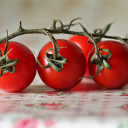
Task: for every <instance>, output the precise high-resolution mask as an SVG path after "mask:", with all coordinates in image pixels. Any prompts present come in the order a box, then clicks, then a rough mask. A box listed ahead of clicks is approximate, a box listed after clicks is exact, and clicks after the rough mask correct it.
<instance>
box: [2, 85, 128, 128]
mask: <svg viewBox="0 0 128 128" xmlns="http://www.w3.org/2000/svg"><path fill="white" fill-rule="evenodd" d="M90 86H91V85H90ZM93 87H94V86H93ZM94 88H95V87H94ZM0 128H128V89H127V88H124V89H120V90H104V89H96V88H95V89H93V90H92V89H87V88H85V90H84V91H80V90H77V91H74V90H70V91H56V90H54V89H51V88H49V87H47V86H42V85H40V86H34V85H33V86H29V87H28V88H26V89H25V90H24V91H23V92H21V93H5V92H2V91H0Z"/></svg>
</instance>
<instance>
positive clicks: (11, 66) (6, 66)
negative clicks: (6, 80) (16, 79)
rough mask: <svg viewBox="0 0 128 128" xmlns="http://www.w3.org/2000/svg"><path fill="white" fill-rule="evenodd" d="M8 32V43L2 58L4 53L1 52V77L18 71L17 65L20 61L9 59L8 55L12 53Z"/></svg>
mask: <svg viewBox="0 0 128 128" xmlns="http://www.w3.org/2000/svg"><path fill="white" fill-rule="evenodd" d="M8 45H9V42H8V31H7V43H6V46H5V50H4V55H3V56H2V52H1V50H0V68H1V74H0V77H1V76H3V75H4V74H5V73H6V72H10V73H14V72H15V71H16V66H15V65H16V64H17V63H18V62H19V60H18V59H14V60H11V59H9V58H8V54H9V52H11V50H12V49H11V50H10V51H8Z"/></svg>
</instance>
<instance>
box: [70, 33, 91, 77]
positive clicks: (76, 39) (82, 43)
mask: <svg viewBox="0 0 128 128" xmlns="http://www.w3.org/2000/svg"><path fill="white" fill-rule="evenodd" d="M88 39H89V38H88V37H87V36H79V35H74V36H72V37H71V38H69V41H71V42H73V43H75V44H76V45H78V46H79V47H80V48H81V50H82V51H83V53H84V55H85V58H88V54H89V52H90V50H91V49H92V48H93V45H92V44H89V43H88ZM88 76H89V71H88V62H87V61H86V72H85V75H84V77H88Z"/></svg>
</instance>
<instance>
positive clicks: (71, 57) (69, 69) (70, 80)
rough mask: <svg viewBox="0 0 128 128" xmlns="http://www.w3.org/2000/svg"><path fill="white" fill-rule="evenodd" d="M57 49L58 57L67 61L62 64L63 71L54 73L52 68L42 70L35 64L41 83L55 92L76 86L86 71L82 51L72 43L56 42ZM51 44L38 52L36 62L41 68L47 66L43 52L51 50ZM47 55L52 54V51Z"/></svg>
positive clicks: (61, 40)
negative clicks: (38, 62) (37, 61)
mask: <svg viewBox="0 0 128 128" xmlns="http://www.w3.org/2000/svg"><path fill="white" fill-rule="evenodd" d="M56 41H57V43H58V45H59V47H65V48H61V49H59V51H60V55H61V56H63V57H64V58H66V59H67V60H68V62H67V63H65V64H63V69H62V71H60V72H57V71H55V70H54V69H53V68H52V67H50V68H47V69H44V68H42V67H40V66H39V65H38V64H37V70H38V73H39V76H40V78H41V79H42V81H43V82H44V83H45V84H46V85H48V86H49V87H51V88H54V89H57V90H68V89H70V88H72V87H74V86H76V85H77V84H78V83H79V82H80V81H81V79H79V78H81V77H83V76H84V73H85V70H86V60H85V57H84V53H83V52H82V50H81V49H80V48H79V47H78V46H77V45H75V44H74V43H72V42H70V41H68V40H64V39H57V40H56ZM52 47H53V46H52V43H51V42H49V43H47V44H46V45H44V47H43V48H42V49H41V50H40V52H39V55H38V60H39V61H40V63H41V64H42V65H43V66H46V65H47V64H48V62H47V60H46V58H45V52H46V51H47V50H48V49H50V48H52ZM48 53H51V54H53V50H51V51H49V52H48Z"/></svg>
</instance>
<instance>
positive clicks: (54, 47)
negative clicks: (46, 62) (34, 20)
mask: <svg viewBox="0 0 128 128" xmlns="http://www.w3.org/2000/svg"><path fill="white" fill-rule="evenodd" d="M44 32H45V34H46V35H47V36H48V37H49V38H50V39H51V42H52V44H53V59H54V60H56V59H57V49H56V44H55V43H56V40H55V38H54V37H53V35H52V34H51V33H49V32H48V31H47V30H45V29H44Z"/></svg>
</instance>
